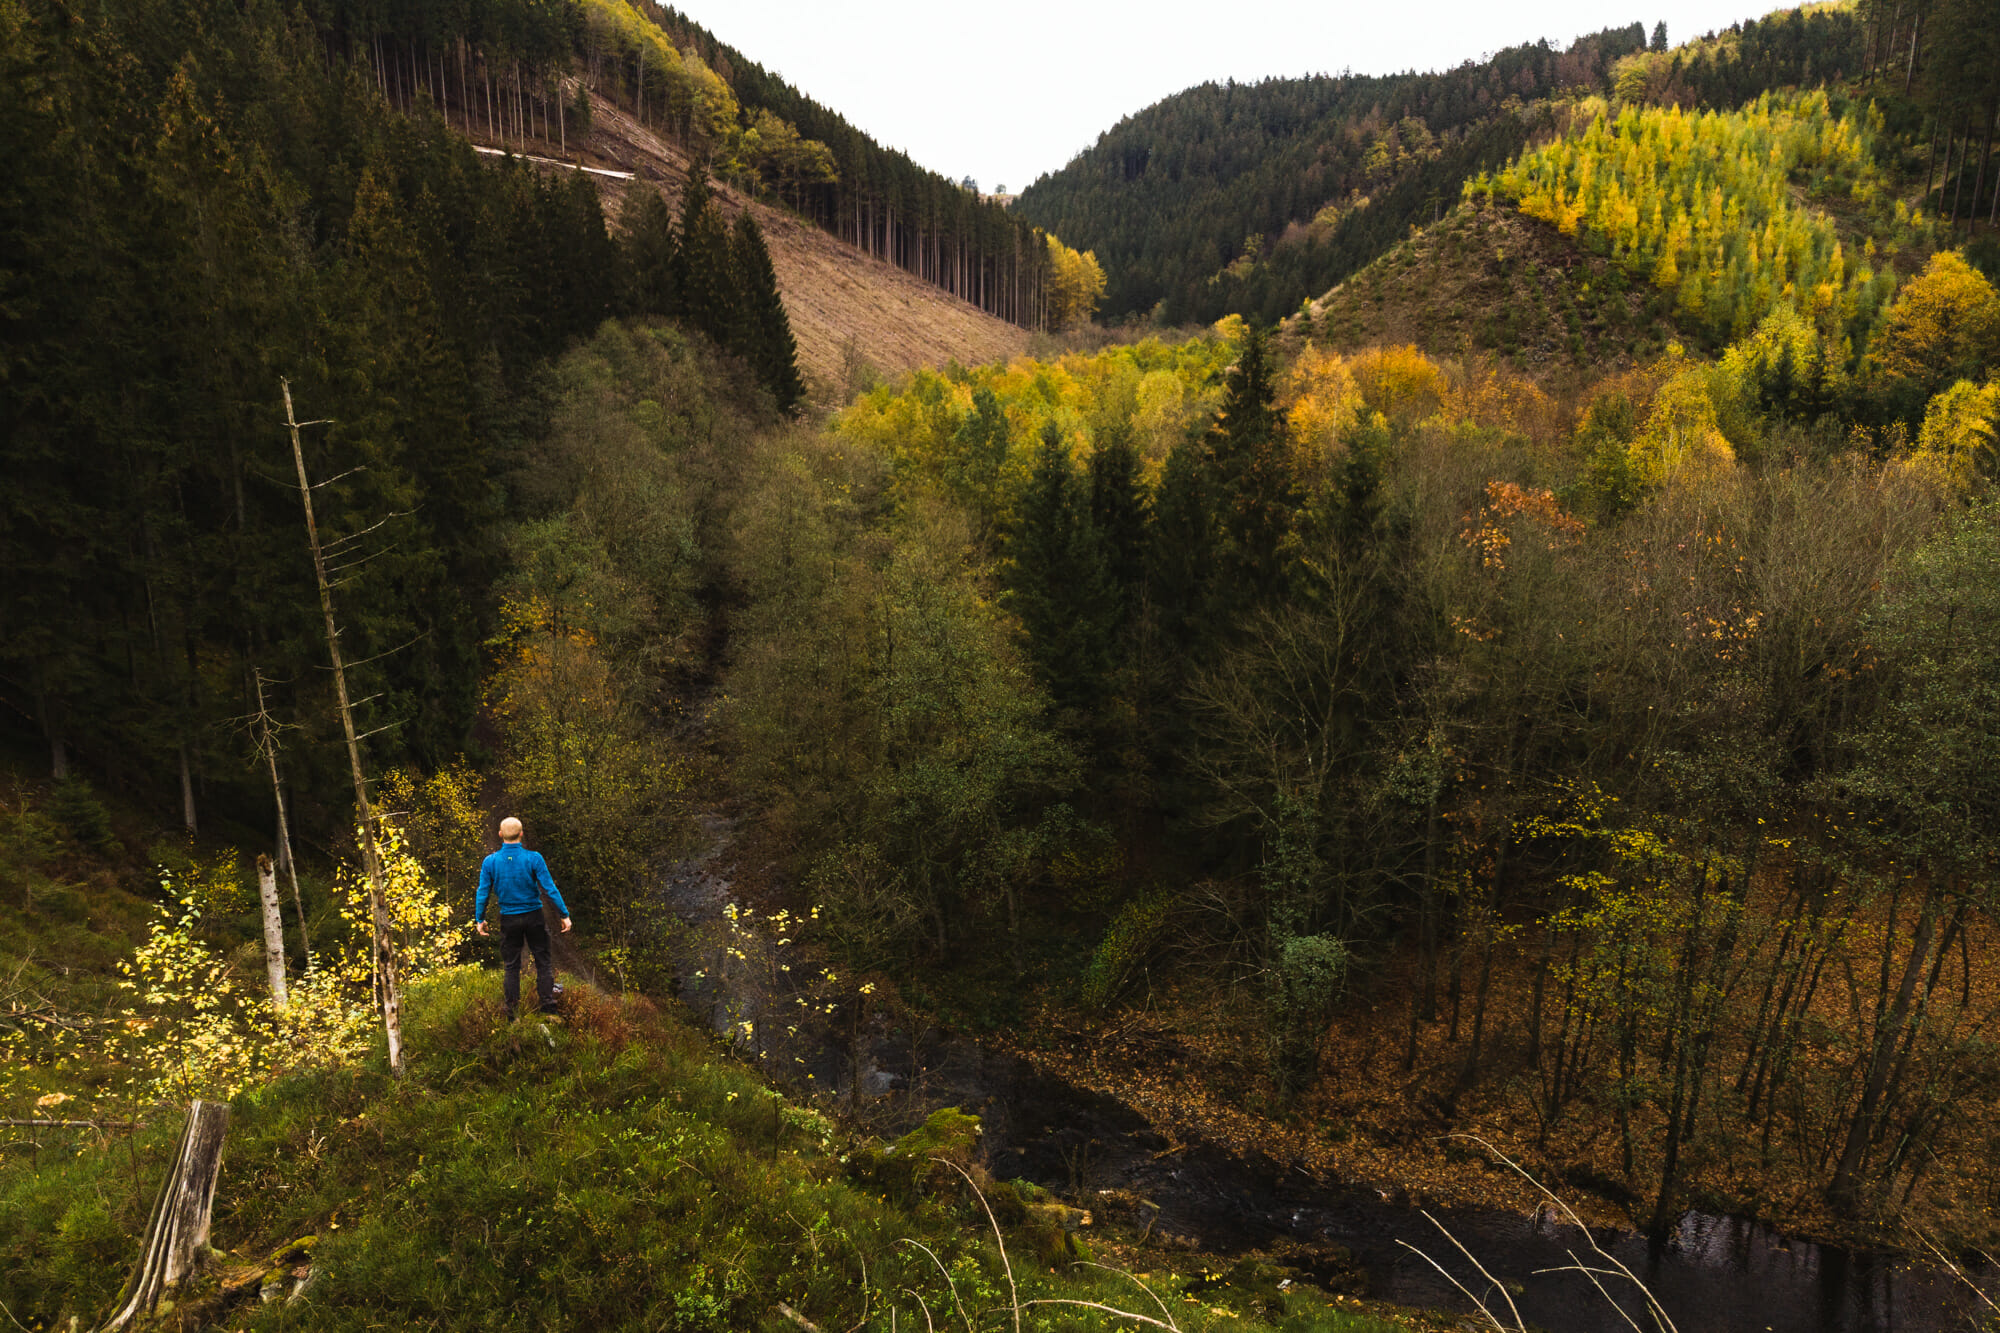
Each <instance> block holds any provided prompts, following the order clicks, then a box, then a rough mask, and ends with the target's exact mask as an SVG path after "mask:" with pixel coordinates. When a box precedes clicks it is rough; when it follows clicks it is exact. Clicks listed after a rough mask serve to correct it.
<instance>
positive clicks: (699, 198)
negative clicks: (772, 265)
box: [675, 168, 738, 346]
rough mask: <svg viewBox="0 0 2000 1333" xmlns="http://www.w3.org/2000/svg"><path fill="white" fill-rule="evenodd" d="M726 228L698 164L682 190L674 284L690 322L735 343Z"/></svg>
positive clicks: (732, 282)
mask: <svg viewBox="0 0 2000 1333" xmlns="http://www.w3.org/2000/svg"><path fill="white" fill-rule="evenodd" d="M730 269H731V265H730V262H729V233H728V231H727V230H726V229H725V228H724V227H723V224H722V218H721V217H720V216H719V215H718V214H717V213H716V211H715V200H714V197H713V194H712V192H711V191H710V189H709V184H708V173H707V172H705V171H702V170H701V169H699V168H697V169H695V170H694V171H693V172H692V173H690V174H689V176H688V182H687V189H686V190H685V191H684V192H683V193H682V195H681V231H680V249H679V250H678V251H677V252H676V263H675V289H676V290H677V291H678V292H679V294H680V302H681V313H682V314H684V315H685V316H686V317H687V320H688V322H689V323H691V324H693V325H694V326H695V327H696V328H697V329H700V330H701V331H702V332H703V333H705V334H707V335H708V336H709V337H711V338H713V339H714V340H715V341H716V342H718V343H721V344H723V345H724V346H732V345H734V342H735V339H734V338H733V337H732V336H731V335H732V333H733V328H732V325H733V324H734V323H735V320H736V308H737V304H738V302H737V293H736V283H735V280H734V274H733V273H732V272H731V271H730Z"/></svg>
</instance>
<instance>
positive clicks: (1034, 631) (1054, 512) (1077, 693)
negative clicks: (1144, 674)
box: [1007, 421, 1117, 714]
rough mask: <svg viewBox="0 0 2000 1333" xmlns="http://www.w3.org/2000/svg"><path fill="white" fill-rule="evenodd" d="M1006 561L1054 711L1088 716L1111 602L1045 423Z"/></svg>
mask: <svg viewBox="0 0 2000 1333" xmlns="http://www.w3.org/2000/svg"><path fill="white" fill-rule="evenodd" d="M1007 555H1008V571H1007V587H1008V600H1009V602H1010V604H1011V605H1012V607H1013V609H1014V612H1015V614H1016V615H1018V616H1020V618H1021V625H1022V627H1023V628H1024V629H1025V630H1027V633H1028V652H1029V655H1030V657H1031V658H1032V660H1033V661H1034V663H1035V667H1036V671H1037V674H1038V675H1040V677H1041V678H1042V681H1043V683H1044V684H1045V685H1046V686H1047V687H1048V690H1049V695H1050V697H1051V698H1052V699H1053V700H1054V701H1055V704H1056V706H1057V707H1058V708H1059V709H1063V710H1067V711H1069V712H1072V713H1075V714H1082V713H1085V712H1087V711H1088V710H1089V709H1090V708H1091V706H1092V705H1093V704H1094V703H1095V702H1096V700H1097V698H1098V697H1099V696H1100V695H1101V694H1102V692H1103V690H1104V686H1105V677H1106V675H1107V674H1108V672H1109V668H1110V664H1111V635H1112V627H1113V623H1114V620H1115V617H1116V615H1117V596H1116V589H1115V588H1114V586H1113V584H1112V581H1111V577H1110V574H1109V572H1108V571H1107V570H1106V568H1105V559H1104V548H1103V545H1102V543H1101V542H1100V541H1099V539H1098V532H1097V527H1096V525H1095V524H1094V523H1092V522H1091V514H1090V495H1089V492H1088V491H1087V490H1086V489H1085V488H1084V485H1083V484H1082V482H1081V480H1080V479H1079V478H1078V477H1077V475H1076V465H1075V463H1074V461H1073V460H1072V459H1071V457H1070V450H1069V444H1068V442H1067V441H1065V440H1064V439H1063V435H1062V430H1061V428H1060V427H1058V426H1057V425H1056V424H1055V423H1054V422H1052V421H1051V422H1049V423H1047V424H1046V425H1044V426H1043V427H1042V438H1041V443H1040V445H1039V446H1038V447H1037V448H1036V450H1035V464H1034V470H1033V471H1032V472H1031V473H1030V474H1029V477H1028V488H1027V493H1026V494H1025V495H1024V496H1023V497H1022V501H1021V510H1020V517H1019V520H1018V521H1017V523H1016V524H1015V527H1014V530H1013V532H1012V533H1011V534H1009V537H1008V540H1007Z"/></svg>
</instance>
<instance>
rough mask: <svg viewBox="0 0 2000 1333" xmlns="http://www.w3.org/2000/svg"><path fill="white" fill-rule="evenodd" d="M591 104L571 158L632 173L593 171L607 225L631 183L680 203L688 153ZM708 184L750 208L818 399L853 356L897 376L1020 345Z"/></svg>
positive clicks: (905, 277)
mask: <svg viewBox="0 0 2000 1333" xmlns="http://www.w3.org/2000/svg"><path fill="white" fill-rule="evenodd" d="M591 105H592V114H591V131H590V135H589V137H588V138H587V139H586V140H585V141H584V143H583V145H582V156H581V157H580V158H579V161H581V162H584V163H587V164H589V165H591V166H595V167H597V168H599V169H601V170H608V171H616V172H619V173H628V172H629V173H631V177H632V178H631V179H629V180H627V179H621V178H620V177H618V176H596V177H594V179H595V180H596V182H597V188H598V193H599V194H600V195H601V196H602V197H603V199H604V201H605V211H606V213H607V214H609V215H610V216H611V217H612V218H613V219H614V225H615V219H616V217H617V215H618V214H619V212H620V210H622V209H623V207H624V206H625V203H626V202H627V200H629V199H630V198H631V197H632V196H633V194H634V186H635V185H650V186H652V187H654V188H657V189H659V190H660V191H661V192H662V193H663V194H665V195H666V197H667V200H668V202H669V203H671V204H672V205H673V206H674V207H675V208H678V207H679V205H680V192H681V186H682V183H683V182H684V181H685V180H686V179H687V173H688V171H689V170H690V169H691V168H692V166H693V162H692V160H691V159H690V157H689V155H688V153H687V151H686V150H685V149H683V148H682V147H681V146H679V145H678V144H675V143H673V142H671V141H670V140H666V139H663V138H661V137H660V136H659V135H657V134H655V133H654V132H653V131H652V130H651V129H649V128H646V127H643V126H641V125H639V124H638V123H637V122H636V121H635V120H634V119H633V118H632V116H631V115H630V114H629V113H627V112H626V111H625V110H624V109H623V108H621V107H618V106H616V105H615V104H613V103H611V102H608V101H606V100H605V99H603V98H602V97H593V98H592V99H591ZM714 190H715V197H716V200H717V202H718V203H719V204H720V205H721V206H722V211H723V212H724V213H725V214H726V215H727V216H729V217H731V218H734V217H735V216H736V214H737V213H739V212H741V211H742V210H743V209H745V208H748V209H750V210H751V211H752V213H753V214H754V215H755V216H756V218H757V223H758V225H759V226H760V227H762V228H763V231H764V240H765V243H766V244H767V245H768V246H769V247H770V251H771V262H772V264H773V265H774V266H775V267H776V268H777V271H778V286H779V290H780V291H781V292H782V294H783V295H784V298H785V311H786V313H787V314H788V315H789V316H790V318H791V322H792V334H793V336H794V337H796V338H797V339H798V344H799V368H800V369H801V370H802V371H804V372H805V374H806V377H807V380H808V383H809V384H810V385H811V386H812V390H813V396H814V397H815V398H816V399H820V400H822V401H828V402H831V401H834V400H837V399H840V398H843V397H844V396H845V394H846V391H847V389H848V380H849V379H850V377H851V376H852V374H853V373H854V372H855V371H857V370H858V369H859V362H866V363H867V365H869V366H872V367H874V368H875V369H876V370H879V371H883V372H888V373H899V372H902V371H908V370H914V369H916V368H917V367H919V366H940V365H943V364H945V363H946V362H948V361H953V360H956V361H960V362H965V363H968V364H971V363H979V362H986V361H1002V360H1006V359H1007V358H1009V357H1012V356H1015V355H1017V354H1019V353H1020V352H1023V351H1025V350H1026V349H1027V345H1028V337H1029V334H1028V331H1027V330H1026V329H1023V328H1021V327H1020V326H1018V325H1015V324H1010V323H1008V322H1007V321H1006V320H1004V319H1000V318H998V317H997V316H994V315H990V314H988V313H987V312H985V311H983V310H981V309H980V308H979V307H977V306H975V305H973V304H971V303H970V302H968V301H964V300H961V299H960V298H958V297H957V296H954V295H952V294H951V293H950V292H948V291H946V290H945V289H944V288H942V287H938V286H935V285H934V284H932V283H928V282H925V281H924V280H923V279H921V278H919V277H917V276H916V275H915V274H912V273H910V272H909V271H907V270H905V269H902V268H899V267H897V266H896V265H894V264H890V263H887V262H885V261H883V260H881V259H877V258H875V257H874V256H872V255H868V254H864V253H862V251H860V250H858V249H856V248H855V247H854V246H852V245H850V244H848V243H847V242H846V241H843V240H840V239H839V238H837V237H835V236H833V235H832V234H830V233H828V232H826V231H824V230H822V229H821V228H819V227H816V226H813V225H812V224H811V223H809V222H807V221H806V220H804V219H803V218H801V217H800V216H799V215H798V214H796V213H792V212H790V211H787V210H784V209H779V208H774V207H772V206H770V205H768V204H766V203H763V202H760V201H758V200H755V199H752V198H750V197H749V196H747V195H746V194H745V193H744V192H742V191H741V190H738V189H735V188H734V187H732V186H729V185H727V184H724V183H721V182H718V183H716V185H715V186H714Z"/></svg>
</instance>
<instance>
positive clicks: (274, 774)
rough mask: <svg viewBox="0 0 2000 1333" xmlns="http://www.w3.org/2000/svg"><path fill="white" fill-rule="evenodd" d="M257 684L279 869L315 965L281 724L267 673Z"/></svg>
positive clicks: (260, 736) (302, 940) (301, 941)
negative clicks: (281, 757) (267, 698)
mask: <svg viewBox="0 0 2000 1333" xmlns="http://www.w3.org/2000/svg"><path fill="white" fill-rule="evenodd" d="M253 674H254V675H255V677H256V681H257V717H256V721H255V726H256V730H257V748H258V749H259V750H261V751H262V752H263V755H264V762H265V764H266V765H267V766H268V767H269V768H270V770H271V800H272V802H273V803H274V804H275V805H276V806H277V810H278V868H279V869H280V870H282V871H284V872H285V875H286V876H287V877H288V878H289V879H290V880H291V882H292V908H293V910H294V911H296V912H297V913H298V914H299V947H300V948H302V949H304V950H305V954H306V961H307V966H308V967H310V966H311V962H312V933H311V932H310V931H309V930H307V929H306V904H305V899H304V898H302V897H301V896H300V895H299V863H298V862H297V860H295V859H294V858H293V856H292V830H291V827H290V825H289V824H288V823H287V822H286V820H285V786H284V783H282V782H280V781H279V780H278V724H277V723H276V722H275V721H273V720H272V717H271V709H270V706H269V705H267V704H266V703H265V702H264V673H263V672H262V671H257V672H254V673H253Z"/></svg>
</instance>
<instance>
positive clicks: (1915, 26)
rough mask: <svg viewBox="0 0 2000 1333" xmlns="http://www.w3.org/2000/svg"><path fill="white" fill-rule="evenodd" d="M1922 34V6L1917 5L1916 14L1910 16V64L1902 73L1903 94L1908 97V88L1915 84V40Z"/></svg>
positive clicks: (1920, 37) (1919, 38)
mask: <svg viewBox="0 0 2000 1333" xmlns="http://www.w3.org/2000/svg"><path fill="white" fill-rule="evenodd" d="M1923 35H1924V11H1923V9H1922V7H1921V6H1919V7H1918V9H1917V12H1916V15H1915V16H1914V18H1912V20H1911V22H1910V66H1909V69H1908V71H1907V72H1906V73H1905V74H1904V75H1903V96H1905V97H1908V96H1909V95H1910V89H1911V88H1913V87H1915V86H1916V82H1917V42H1918V41H1919V40H1921V39H1922V37H1923Z"/></svg>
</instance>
